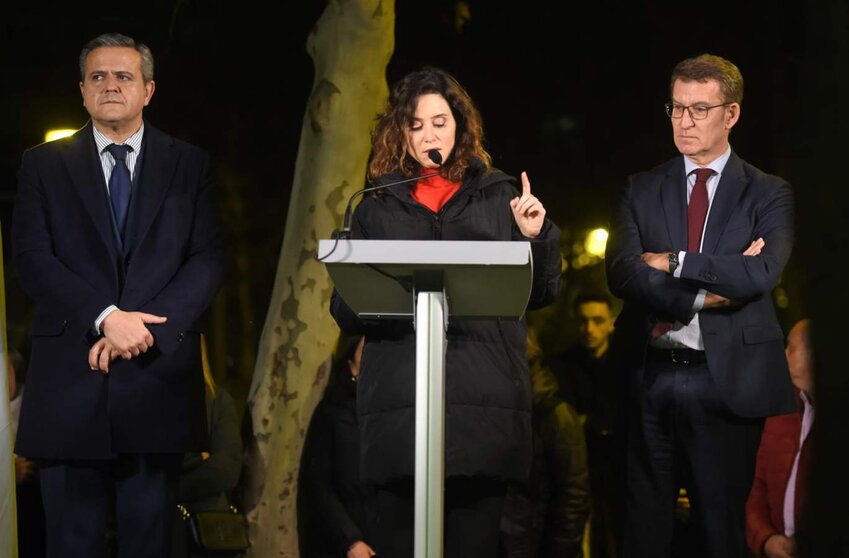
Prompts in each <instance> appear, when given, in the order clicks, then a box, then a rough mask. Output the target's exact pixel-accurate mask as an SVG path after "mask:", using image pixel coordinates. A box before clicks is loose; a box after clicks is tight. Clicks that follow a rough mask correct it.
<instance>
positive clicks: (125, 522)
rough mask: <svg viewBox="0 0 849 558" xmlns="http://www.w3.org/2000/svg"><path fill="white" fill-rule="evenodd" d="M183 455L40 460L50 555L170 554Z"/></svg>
mask: <svg viewBox="0 0 849 558" xmlns="http://www.w3.org/2000/svg"><path fill="white" fill-rule="evenodd" d="M181 457H182V456H181V455H179V454H161V455H160V454H156V455H122V456H119V457H118V458H116V459H114V460H102V461H100V460H98V461H64V460H63V461H50V462H45V463H42V465H41V469H40V474H41V491H42V497H43V499H44V512H45V518H46V523H47V556H48V558H103V557H106V556H107V555H109V556H113V555H117V556H118V558H162V557H166V556H169V555H170V552H171V529H172V525H173V517H174V509H175V507H176V505H177V498H176V487H177V477H178V474H179V471H180V462H181Z"/></svg>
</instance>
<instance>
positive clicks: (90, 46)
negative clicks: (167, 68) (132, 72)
mask: <svg viewBox="0 0 849 558" xmlns="http://www.w3.org/2000/svg"><path fill="white" fill-rule="evenodd" d="M100 47H129V48H132V49H135V50H136V52H138V53H139V54H140V55H141V70H142V78H143V79H144V82H145V83H148V82H149V81H152V80H153V53H152V52H151V51H150V47H148V46H147V45H146V44H143V43H137V42H136V41H135V40H133V39H132V38H130V37H128V36H126V35H121V34H120V33H104V34H103V35H100V36H97V37H95V38H93V39H92V40H90V41H89V42H87V43H86V45H85V46H84V47H83V50H82V52H80V79H82V80H83V81H85V59H86V57H87V56H88V55H89V53H90V52H91V51H93V50H94V49H96V48H100Z"/></svg>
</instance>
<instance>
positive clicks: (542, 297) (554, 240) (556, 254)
mask: <svg viewBox="0 0 849 558" xmlns="http://www.w3.org/2000/svg"><path fill="white" fill-rule="evenodd" d="M516 233H517V235H518V238H514V240H527V241H530V243H531V254H532V257H533V272H534V277H533V285H532V287H531V296H530V300H529V301H528V309H529V310H535V309H538V308H542V307H543V306H547V305H549V304H551V303H552V302H554V300H555V299H556V298H557V295H558V294H560V276H561V260H560V229H559V228H558V227H557V225H555V224H554V222H553V221H550V220H549V219H546V220H545V223H544V224H543V227H542V230H541V231H540V234H539V236H537V237H536V238H526V237H525V236H523V235H522V234H521V233H519V232H518V228H516Z"/></svg>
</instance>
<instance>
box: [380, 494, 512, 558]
mask: <svg viewBox="0 0 849 558" xmlns="http://www.w3.org/2000/svg"><path fill="white" fill-rule="evenodd" d="M413 488H414V484H413V480H412V479H411V480H410V481H402V482H397V483H393V484H390V485H386V486H383V487H380V488H378V492H377V502H378V525H377V533H376V535H377V536H376V539H375V548H374V550H375V552H376V553H377V558H412V557H413V552H414V542H415V541H414V524H415V520H414V515H415V498H414V490H413ZM506 492H507V485H506V484H505V483H502V482H497V481H493V480H489V479H478V478H449V479H446V481H445V497H444V516H443V517H444V530H443V540H444V546H443V548H444V554H443V556H444V557H445V558H495V557H496V556H497V555H498V537H499V528H500V522H501V509H502V507H503V504H504V496H505V494H506Z"/></svg>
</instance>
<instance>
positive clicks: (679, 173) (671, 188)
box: [660, 158, 687, 252]
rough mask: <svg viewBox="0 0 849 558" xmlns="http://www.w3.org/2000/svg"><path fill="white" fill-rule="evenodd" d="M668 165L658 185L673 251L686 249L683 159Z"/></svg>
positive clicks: (685, 190) (685, 197)
mask: <svg viewBox="0 0 849 558" xmlns="http://www.w3.org/2000/svg"><path fill="white" fill-rule="evenodd" d="M676 161H678V163H677V164H673V165H671V166H670V167H669V170H668V172H667V174H666V177H665V178H664V180H663V184H661V185H660V197H661V205H662V206H663V213H664V214H665V215H666V226H667V229H668V230H669V241H670V243H671V245H672V250H673V251H676V252H678V251H681V250H686V249H687V182H686V178H685V176H684V161H683V159H681V158H678V159H676Z"/></svg>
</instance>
